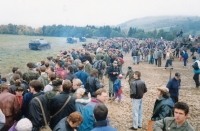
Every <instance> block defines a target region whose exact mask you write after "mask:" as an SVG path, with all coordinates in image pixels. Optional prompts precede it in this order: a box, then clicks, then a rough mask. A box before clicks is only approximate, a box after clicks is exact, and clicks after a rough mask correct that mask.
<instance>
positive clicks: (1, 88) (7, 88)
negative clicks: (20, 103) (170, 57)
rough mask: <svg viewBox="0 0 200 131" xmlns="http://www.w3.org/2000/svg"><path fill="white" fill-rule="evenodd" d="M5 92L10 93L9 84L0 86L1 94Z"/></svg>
mask: <svg viewBox="0 0 200 131" xmlns="http://www.w3.org/2000/svg"><path fill="white" fill-rule="evenodd" d="M4 90H8V91H10V89H9V85H7V84H0V93H1V92H3V91H4Z"/></svg>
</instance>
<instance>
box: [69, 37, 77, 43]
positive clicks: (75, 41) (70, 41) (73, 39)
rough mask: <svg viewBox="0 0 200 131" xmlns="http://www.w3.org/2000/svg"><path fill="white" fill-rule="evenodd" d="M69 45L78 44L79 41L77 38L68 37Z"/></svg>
mask: <svg viewBox="0 0 200 131" xmlns="http://www.w3.org/2000/svg"><path fill="white" fill-rule="evenodd" d="M67 43H70V44H73V43H77V40H76V38H72V37H68V38H67Z"/></svg>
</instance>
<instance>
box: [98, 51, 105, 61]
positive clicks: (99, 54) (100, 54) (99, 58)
mask: <svg viewBox="0 0 200 131" xmlns="http://www.w3.org/2000/svg"><path fill="white" fill-rule="evenodd" d="M101 56H104V55H103V53H101V52H99V53H97V54H96V60H101Z"/></svg>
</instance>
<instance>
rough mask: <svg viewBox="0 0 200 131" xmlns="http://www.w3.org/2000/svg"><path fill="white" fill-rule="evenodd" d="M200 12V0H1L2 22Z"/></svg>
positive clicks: (96, 20) (114, 20)
mask: <svg viewBox="0 0 200 131" xmlns="http://www.w3.org/2000/svg"><path fill="white" fill-rule="evenodd" d="M163 15H192V16H199V15H200V0H0V24H8V23H12V24H24V25H29V26H32V27H39V26H43V25H52V24H56V25H58V24H63V25H76V26H85V25H97V26H101V25H118V24H121V23H123V22H126V21H128V20H131V19H134V18H141V17H146V16H163Z"/></svg>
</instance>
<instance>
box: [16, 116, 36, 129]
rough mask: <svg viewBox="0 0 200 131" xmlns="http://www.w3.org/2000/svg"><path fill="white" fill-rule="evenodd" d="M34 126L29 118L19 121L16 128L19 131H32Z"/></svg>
mask: <svg viewBox="0 0 200 131" xmlns="http://www.w3.org/2000/svg"><path fill="white" fill-rule="evenodd" d="M32 128H33V125H32V123H31V121H30V120H29V119H27V118H23V119H21V120H19V121H18V122H17V124H16V126H15V129H16V130H17V131H32Z"/></svg>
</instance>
